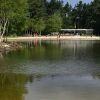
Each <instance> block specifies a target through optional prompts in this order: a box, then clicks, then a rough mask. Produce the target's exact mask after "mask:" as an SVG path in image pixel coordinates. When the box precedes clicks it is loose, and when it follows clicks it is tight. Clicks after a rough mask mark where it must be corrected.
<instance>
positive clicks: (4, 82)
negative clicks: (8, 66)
mask: <svg viewBox="0 0 100 100" xmlns="http://www.w3.org/2000/svg"><path fill="white" fill-rule="evenodd" d="M42 77H43V75H41V74H33V75H25V74H14V73H0V100H24V94H27V89H26V87H25V85H26V83H27V82H30V83H32V82H33V81H34V80H40V79H41V78H42Z"/></svg>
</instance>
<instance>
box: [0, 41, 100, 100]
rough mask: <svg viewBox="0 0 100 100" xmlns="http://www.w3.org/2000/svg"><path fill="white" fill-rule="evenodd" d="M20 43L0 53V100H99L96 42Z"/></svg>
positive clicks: (99, 60)
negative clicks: (16, 46)
mask: <svg viewBox="0 0 100 100" xmlns="http://www.w3.org/2000/svg"><path fill="white" fill-rule="evenodd" d="M19 43H20V42H19ZM21 44H22V45H23V49H21V50H18V51H13V52H9V53H4V54H0V100H100V41H37V40H35V41H31V42H23V43H21Z"/></svg>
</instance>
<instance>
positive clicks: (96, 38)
mask: <svg viewBox="0 0 100 100" xmlns="http://www.w3.org/2000/svg"><path fill="white" fill-rule="evenodd" d="M30 40H100V37H98V36H92V37H91V36H60V38H59V37H57V36H37V37H7V41H9V42H10V41H30Z"/></svg>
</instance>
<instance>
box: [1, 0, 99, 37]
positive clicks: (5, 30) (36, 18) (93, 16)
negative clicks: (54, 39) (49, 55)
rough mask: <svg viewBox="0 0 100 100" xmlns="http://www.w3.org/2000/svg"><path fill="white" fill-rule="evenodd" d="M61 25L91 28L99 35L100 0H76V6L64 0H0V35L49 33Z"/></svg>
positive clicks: (64, 26) (57, 29) (58, 28)
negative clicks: (88, 1)
mask: <svg viewBox="0 0 100 100" xmlns="http://www.w3.org/2000/svg"><path fill="white" fill-rule="evenodd" d="M61 28H93V29H95V32H94V34H95V35H100V34H99V33H100V0H94V1H93V2H91V3H90V4H86V3H83V2H82V1H79V2H78V3H77V4H76V5H75V7H72V6H71V5H70V4H69V3H68V2H67V3H66V4H64V3H63V0H0V37H1V38H2V36H3V35H4V34H6V35H24V34H33V33H34V32H37V33H39V34H40V35H41V34H44V35H46V34H50V33H52V32H58V31H59V30H60V29H61Z"/></svg>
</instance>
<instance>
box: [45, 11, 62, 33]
mask: <svg viewBox="0 0 100 100" xmlns="http://www.w3.org/2000/svg"><path fill="white" fill-rule="evenodd" d="M61 28H62V17H61V15H60V13H58V12H57V13H55V14H53V15H52V16H50V17H49V18H48V20H47V30H48V31H49V32H58V31H59V30H60V29H61Z"/></svg>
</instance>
